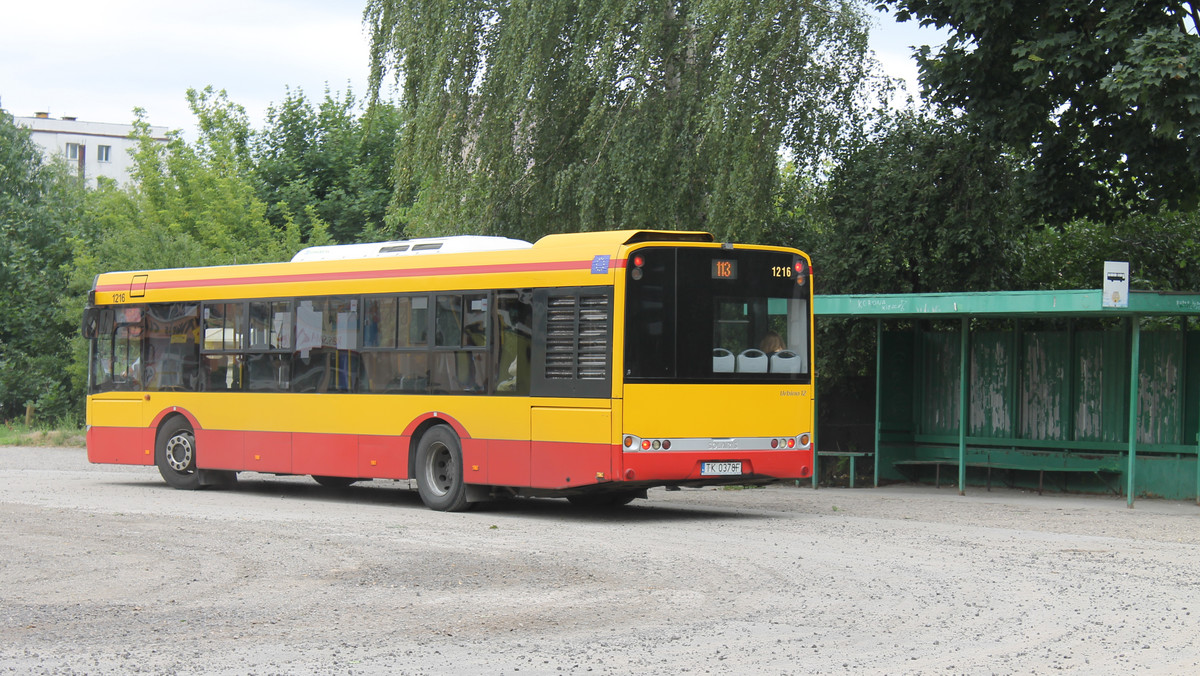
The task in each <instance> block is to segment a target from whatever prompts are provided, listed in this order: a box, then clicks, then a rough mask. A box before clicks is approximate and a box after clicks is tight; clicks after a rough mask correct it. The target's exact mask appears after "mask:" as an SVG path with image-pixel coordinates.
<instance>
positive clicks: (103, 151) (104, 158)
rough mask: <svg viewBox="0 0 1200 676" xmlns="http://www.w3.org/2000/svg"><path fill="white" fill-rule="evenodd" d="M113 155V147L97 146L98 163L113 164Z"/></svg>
mask: <svg viewBox="0 0 1200 676" xmlns="http://www.w3.org/2000/svg"><path fill="white" fill-rule="evenodd" d="M111 154H112V146H97V147H96V161H97V162H111V161H112V158H111V157H110V155H111Z"/></svg>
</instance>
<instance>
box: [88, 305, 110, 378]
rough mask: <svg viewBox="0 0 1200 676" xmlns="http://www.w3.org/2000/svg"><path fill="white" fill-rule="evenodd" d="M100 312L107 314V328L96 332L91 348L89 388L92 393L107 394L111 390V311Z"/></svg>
mask: <svg viewBox="0 0 1200 676" xmlns="http://www.w3.org/2000/svg"><path fill="white" fill-rule="evenodd" d="M101 312H102V313H103V314H107V316H108V326H107V327H106V328H104V327H102V328H100V329H98V330H97V332H96V339H95V343H94V346H93V348H92V375H91V387H90V388H89V389H90V391H91V392H92V393H96V392H109V391H111V390H112V389H113V325H112V310H107V309H106V310H102V311H101ZM103 314H102V316H103ZM101 324H103V319H102V320H101Z"/></svg>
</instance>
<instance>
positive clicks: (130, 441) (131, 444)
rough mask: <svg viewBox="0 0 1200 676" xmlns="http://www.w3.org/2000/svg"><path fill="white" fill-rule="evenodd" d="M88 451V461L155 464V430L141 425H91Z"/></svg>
mask: <svg viewBox="0 0 1200 676" xmlns="http://www.w3.org/2000/svg"><path fill="white" fill-rule="evenodd" d="M147 437H148V439H147ZM87 453H88V462H94V463H98V464H110V465H153V464H154V432H153V430H147V429H144V428H141V427H95V426H93V427H89V428H88V430H87Z"/></svg>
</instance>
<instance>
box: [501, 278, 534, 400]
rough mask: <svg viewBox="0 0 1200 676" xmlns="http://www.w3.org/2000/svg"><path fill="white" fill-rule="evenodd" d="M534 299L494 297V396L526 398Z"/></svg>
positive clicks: (524, 294) (506, 295)
mask: <svg viewBox="0 0 1200 676" xmlns="http://www.w3.org/2000/svg"><path fill="white" fill-rule="evenodd" d="M532 324H533V297H532V294H531V293H530V292H528V291H523V292H501V293H499V294H497V295H496V335H497V337H498V340H497V343H498V344H497V346H496V364H495V369H496V377H495V382H496V383H497V384H496V393H497V394H514V395H528V394H529V353H530V348H531V346H532V345H533V330H532V328H531V326H532Z"/></svg>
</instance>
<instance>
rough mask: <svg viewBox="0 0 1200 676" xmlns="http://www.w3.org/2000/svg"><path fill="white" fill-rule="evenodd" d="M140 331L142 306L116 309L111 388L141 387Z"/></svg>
mask: <svg viewBox="0 0 1200 676" xmlns="http://www.w3.org/2000/svg"><path fill="white" fill-rule="evenodd" d="M142 333H143V325H142V308H140V307H124V308H118V309H117V310H116V329H115V330H114V332H113V360H112V382H113V389H116V390H124V391H134V390H140V389H142Z"/></svg>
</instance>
